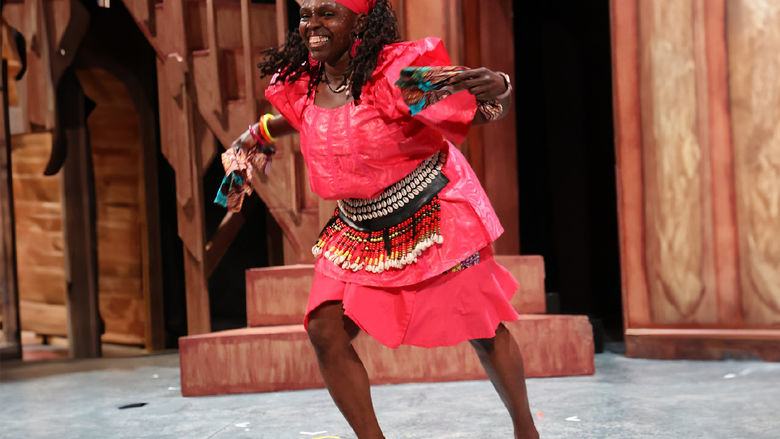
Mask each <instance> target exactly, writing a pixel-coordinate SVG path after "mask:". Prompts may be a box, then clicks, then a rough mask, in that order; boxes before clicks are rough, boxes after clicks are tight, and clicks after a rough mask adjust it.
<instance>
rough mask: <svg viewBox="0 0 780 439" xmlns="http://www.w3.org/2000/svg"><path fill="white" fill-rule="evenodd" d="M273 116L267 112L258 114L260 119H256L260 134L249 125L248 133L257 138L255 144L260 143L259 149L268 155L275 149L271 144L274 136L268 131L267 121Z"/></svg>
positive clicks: (274, 140) (274, 139)
mask: <svg viewBox="0 0 780 439" xmlns="http://www.w3.org/2000/svg"><path fill="white" fill-rule="evenodd" d="M273 118H274V115H273V114H269V113H266V114H264V115H262V116H260V120H259V121H258V124H259V125H260V130H259V131H260V134H258V133H256V132H255V129H254V127H252V125H249V133H250V134H251V135H252V137H254V138H255V140H257V144H258V145H260V151H261V152H262V153H263V154H265V155H268V156H271V155H273V154H274V153H275V152H276V149H275V148H274V147H273V146H271V144H272V143H274V142H276V138H275V137H273V136H272V135H271V132H270V131H268V121H269V120H271V119H273Z"/></svg>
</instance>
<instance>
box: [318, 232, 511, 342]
mask: <svg viewBox="0 0 780 439" xmlns="http://www.w3.org/2000/svg"><path fill="white" fill-rule="evenodd" d="M478 255H479V257H478V260H479V262H478V263H477V264H476V265H472V266H468V267H467V268H463V269H458V268H460V267H455V271H447V272H445V273H442V274H440V275H437V276H434V277H431V278H429V279H426V280H424V281H422V282H420V283H417V284H413V285H405V286H398V287H379V286H367V285H361V284H356V283H350V282H345V281H343V280H337V279H334V278H331V277H328V276H326V275H324V274H322V273H321V272H319V271H316V272H315V275H314V283H313V284H312V288H311V292H310V293H309V303H308V306H307V309H306V318H305V324H306V325H308V319H309V314H310V313H311V312H312V311H314V310H315V309H317V307H319V306H321V305H322V304H324V303H326V302H331V301H340V302H341V303H342V306H343V308H344V314H345V315H346V316H347V317H349V318H350V319H352V320H353V321H354V322H355V323H356V324H357V325H358V326H359V327H360V328H361V329H362V330H364V331H365V332H366V333H368V334H369V335H371V336H372V337H374V338H375V339H376V340H377V341H379V342H380V343H382V344H384V345H385V346H388V347H391V348H397V347H398V346H400V345H402V344H403V345H413V346H420V347H438V346H452V345H456V344H458V343H461V342H463V341H466V340H472V339H478V338H491V337H493V336H494V335H495V333H496V328H497V327H498V325H499V323H501V322H502V321H514V320H517V318H518V317H519V316H518V314H517V311H515V309H514V308H513V307H512V305H511V304H510V299H511V298H512V296H513V295H514V293H515V291H517V287H518V283H517V281H516V280H515V279H514V277H512V275H511V274H510V273H509V272H508V271H507V270H506V269H505V268H504V267H502V266H500V265H499V264H498V263H497V262H496V261H495V259H494V258H493V253H492V251H491V249H490V247H484V248H483V249H482V250H480V251H479V254H478ZM472 260H476V259H475V258H472ZM464 262H465V261H464ZM465 265H468V264H465Z"/></svg>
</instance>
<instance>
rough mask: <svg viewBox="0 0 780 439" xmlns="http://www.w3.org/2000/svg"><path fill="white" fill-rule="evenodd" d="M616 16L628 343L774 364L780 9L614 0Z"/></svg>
mask: <svg viewBox="0 0 780 439" xmlns="http://www.w3.org/2000/svg"><path fill="white" fill-rule="evenodd" d="M611 19H612V48H613V80H614V93H615V97H614V102H615V121H616V122H615V126H616V158H617V179H618V181H617V183H618V211H619V218H620V222H619V224H620V235H621V236H620V246H621V263H622V273H623V298H624V303H623V308H624V316H625V319H624V320H625V325H626V348H627V354H628V355H629V356H648V357H655V358H708V359H713V358H723V357H724V356H726V355H734V354H737V355H739V354H742V353H749V354H752V355H757V356H761V357H762V358H765V359H767V360H771V361H776V360H777V358H778V357H777V350H776V346H778V344H780V190H778V188H780V128H778V127H779V126H780V123H778V122H780V110H779V109H780V83H778V82H777V78H776V76H777V72H778V71H780V59H779V58H778V57H777V55H776V54H777V53H778V50H780V28H778V26H777V23H779V22H780V10H778V9H777V7H775V6H772V5H770V4H768V3H762V2H751V1H747V0H745V1H742V0H732V1H725V0H690V1H689V0H680V1H677V2H664V1H658V0H625V1H623V0H613V1H612V2H611ZM773 346H774V347H773Z"/></svg>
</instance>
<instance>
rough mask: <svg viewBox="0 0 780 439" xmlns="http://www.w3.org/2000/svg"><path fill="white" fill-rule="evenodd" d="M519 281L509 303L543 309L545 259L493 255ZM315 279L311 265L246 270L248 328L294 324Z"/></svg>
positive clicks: (521, 309) (526, 310)
mask: <svg viewBox="0 0 780 439" xmlns="http://www.w3.org/2000/svg"><path fill="white" fill-rule="evenodd" d="M496 261H497V262H498V263H499V264H501V265H503V266H504V267H505V268H506V269H507V270H509V271H510V272H511V273H512V275H513V276H514V277H515V278H516V279H517V280H518V282H519V283H520V287H519V289H518V291H517V293H516V294H515V295H514V297H513V298H512V305H513V306H514V307H515V309H516V310H517V312H519V313H521V314H541V313H544V311H545V296H544V260H543V259H542V257H541V256H519V255H512V256H505V255H501V256H496ZM313 278H314V266H313V265H289V266H283V267H268V268H253V269H249V270H247V271H246V309H247V323H248V325H249V326H250V327H258V326H274V325H296V324H300V323H301V322H303V313H304V312H305V311H306V303H307V299H308V296H309V288H310V287H311V283H312V279H313Z"/></svg>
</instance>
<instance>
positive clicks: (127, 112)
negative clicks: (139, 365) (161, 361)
mask: <svg viewBox="0 0 780 439" xmlns="http://www.w3.org/2000/svg"><path fill="white" fill-rule="evenodd" d="M77 74H78V77H79V81H80V82H81V85H82V87H83V88H84V92H85V94H86V95H87V96H89V98H90V99H92V100H93V101H94V102H95V103H96V107H95V110H94V111H93V112H92V113H91V114H90V116H89V118H88V120H87V127H88V129H89V136H90V147H91V150H92V161H93V166H94V174H95V195H96V203H97V241H98V291H99V299H98V300H99V304H100V313H101V316H102V317H103V319H104V321H105V324H106V334H105V335H104V336H103V339H104V340H105V341H119V340H122V341H123V342H128V341H132V343H133V344H143V341H144V317H145V316H144V313H143V303H144V295H143V276H144V273H143V270H142V262H143V254H142V245H141V243H142V241H143V240H144V237H143V236H142V231H143V229H144V228H145V222H146V217H145V216H144V215H142V209H141V205H140V202H141V199H142V194H141V191H142V188H143V186H142V181H141V180H142V178H141V176H142V172H143V163H142V162H141V157H142V153H141V152H142V144H141V131H140V122H139V117H138V114H137V113H136V109H135V106H134V104H133V100H132V98H131V97H130V95H129V92H128V90H127V88H126V87H125V85H124V84H123V83H122V82H121V81H119V79H117V78H116V77H114V76H113V75H111V74H110V73H108V72H107V71H105V70H103V69H99V68H91V69H85V70H79V71H78V72H77ZM114 334H117V335H120V334H121V336H119V337H115V336H114Z"/></svg>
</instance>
